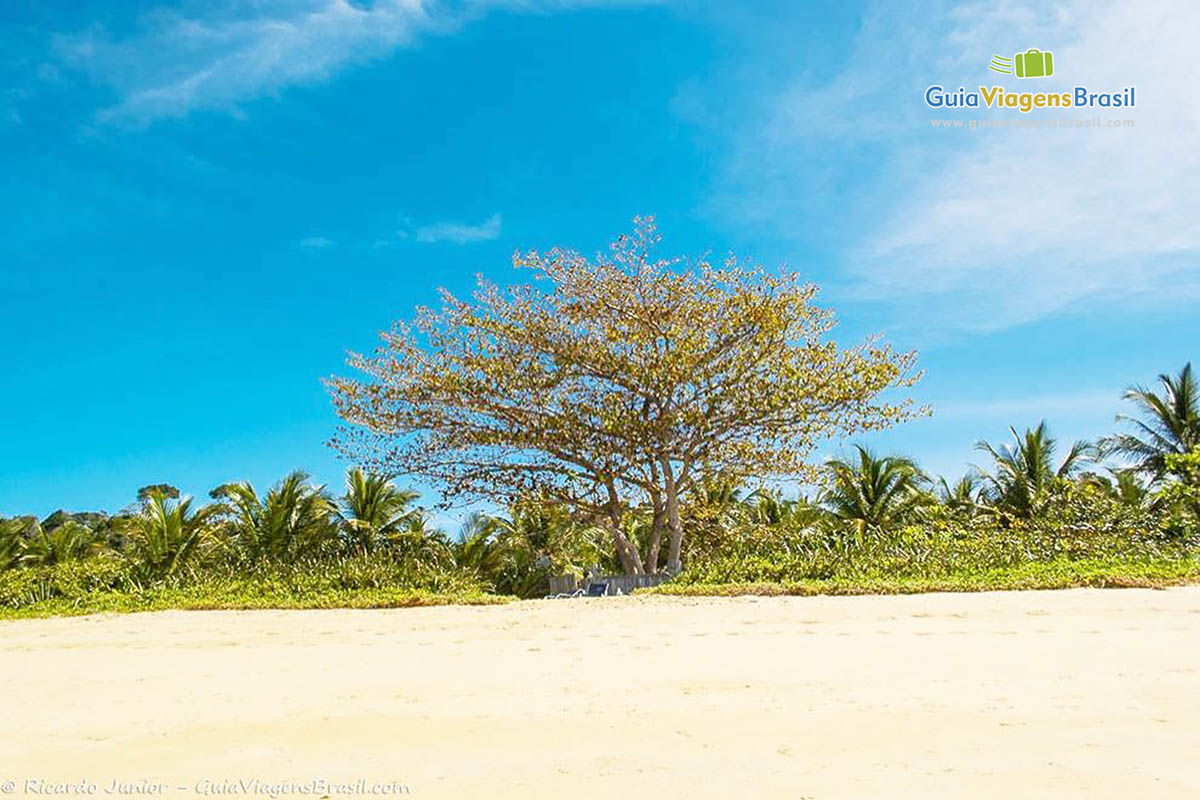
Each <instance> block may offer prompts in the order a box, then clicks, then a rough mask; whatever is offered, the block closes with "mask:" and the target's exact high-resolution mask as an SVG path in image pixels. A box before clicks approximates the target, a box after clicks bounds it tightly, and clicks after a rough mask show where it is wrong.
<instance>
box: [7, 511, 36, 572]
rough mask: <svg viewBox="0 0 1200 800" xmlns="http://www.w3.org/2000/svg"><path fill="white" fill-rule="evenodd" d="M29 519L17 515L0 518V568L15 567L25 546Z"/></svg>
mask: <svg viewBox="0 0 1200 800" xmlns="http://www.w3.org/2000/svg"><path fill="white" fill-rule="evenodd" d="M29 529H30V520H29V519H27V518H26V519H23V518H21V517H17V518H15V519H2V520H0V569H8V568H9V567H15V566H16V565H17V561H18V560H19V559H20V558H21V551H22V550H23V549H24V547H25V534H26V533H27V532H28V531H29Z"/></svg>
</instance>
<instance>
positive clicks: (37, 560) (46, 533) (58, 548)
mask: <svg viewBox="0 0 1200 800" xmlns="http://www.w3.org/2000/svg"><path fill="white" fill-rule="evenodd" d="M102 546H103V542H102V541H101V539H100V537H99V536H98V535H97V534H96V532H95V531H93V530H92V529H91V528H89V527H87V526H86V525H81V524H79V523H78V522H74V521H67V522H64V523H63V524H61V525H59V526H58V527H56V528H52V529H51V530H46V529H45V528H43V527H42V526H41V525H36V526H35V528H34V532H33V536H31V537H29V538H27V539H26V540H25V542H24V544H23V545H22V547H21V555H20V557H19V561H20V562H21V563H22V564H28V565H31V566H34V565H36V566H49V565H51V564H62V563H63V562H66V561H78V560H79V559H82V558H86V557H87V556H90V555H92V554H93V553H95V552H96V551H98V550H99V549H100V548H101V547H102Z"/></svg>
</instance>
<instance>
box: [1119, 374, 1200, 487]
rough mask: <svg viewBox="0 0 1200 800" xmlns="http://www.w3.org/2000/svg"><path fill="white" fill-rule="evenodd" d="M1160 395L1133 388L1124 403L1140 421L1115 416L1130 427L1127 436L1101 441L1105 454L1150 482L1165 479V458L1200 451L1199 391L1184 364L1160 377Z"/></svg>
mask: <svg viewBox="0 0 1200 800" xmlns="http://www.w3.org/2000/svg"><path fill="white" fill-rule="evenodd" d="M1158 382H1159V383H1160V384H1161V385H1162V394H1161V395H1160V394H1156V393H1154V392H1153V391H1151V390H1149V389H1147V388H1146V387H1144V386H1133V387H1131V388H1130V389H1129V390H1128V391H1126V392H1125V395H1124V399H1125V400H1128V401H1129V402H1130V403H1133V405H1134V406H1135V407H1137V409H1138V411H1139V412H1141V418H1137V417H1134V416H1130V415H1128V414H1118V415H1117V419H1118V420H1119V421H1121V422H1124V423H1127V424H1128V425H1130V426H1131V427H1132V428H1133V430H1132V431H1131V432H1129V433H1119V434H1117V435H1115V436H1110V437H1108V438H1106V439H1105V440H1104V449H1105V451H1106V452H1108V453H1113V454H1115V455H1120V456H1124V457H1126V458H1128V459H1130V460H1132V461H1133V465H1134V468H1135V469H1136V470H1137V471H1138V472H1141V473H1144V474H1145V475H1148V476H1149V477H1150V478H1151V480H1154V481H1160V480H1162V479H1163V478H1165V477H1167V475H1168V469H1167V456H1170V455H1183V454H1185V453H1190V452H1192V451H1193V450H1195V449H1196V448H1198V447H1200V387H1198V386H1197V384H1196V378H1195V376H1194V375H1193V374H1192V365H1191V364H1190V363H1189V364H1185V365H1184V367H1183V369H1181V370H1180V371H1179V374H1178V375H1176V376H1171V375H1166V374H1163V375H1159V376H1158Z"/></svg>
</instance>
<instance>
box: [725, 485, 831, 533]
mask: <svg viewBox="0 0 1200 800" xmlns="http://www.w3.org/2000/svg"><path fill="white" fill-rule="evenodd" d="M817 502H819V499H818V501H817ZM744 504H745V506H746V516H747V518H748V519H749V520H750V521H751V522H753V523H755V524H758V525H769V526H785V527H804V526H807V525H811V524H813V523H814V522H816V521H817V519H818V518H819V517H820V515H821V513H822V512H821V509H820V507H819V506H818V505H817V504H816V503H814V502H813V501H812V500H810V499H809V498H807V497H800V498H798V499H796V500H788V499H786V498H784V497H783V496H782V494H780V492H778V491H776V490H772V489H766V488H760V489H756V490H754V491H753V492H751V493H750V495H749V496H748V497H747V498H746V500H745V501H744Z"/></svg>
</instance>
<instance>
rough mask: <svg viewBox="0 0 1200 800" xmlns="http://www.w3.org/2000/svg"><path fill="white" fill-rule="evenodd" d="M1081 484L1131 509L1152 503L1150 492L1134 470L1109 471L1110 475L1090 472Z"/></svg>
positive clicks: (1085, 475)
mask: <svg viewBox="0 0 1200 800" xmlns="http://www.w3.org/2000/svg"><path fill="white" fill-rule="evenodd" d="M1079 480H1080V483H1083V484H1086V485H1088V486H1094V487H1096V488H1097V489H1099V490H1100V491H1102V492H1103V493H1104V494H1106V495H1108V496H1109V497H1111V498H1112V499H1113V500H1116V501H1117V502H1118V503H1120V504H1121V505H1124V506H1129V507H1130V508H1141V507H1142V506H1145V505H1147V504H1148V503H1149V502H1150V490H1149V488H1148V487H1147V486H1146V485H1145V484H1144V483H1142V481H1141V480H1140V479H1139V478H1138V473H1137V470H1134V469H1109V475H1100V474H1098V473H1095V472H1088V473H1085V474H1083V475H1082V476H1080V479H1079Z"/></svg>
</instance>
